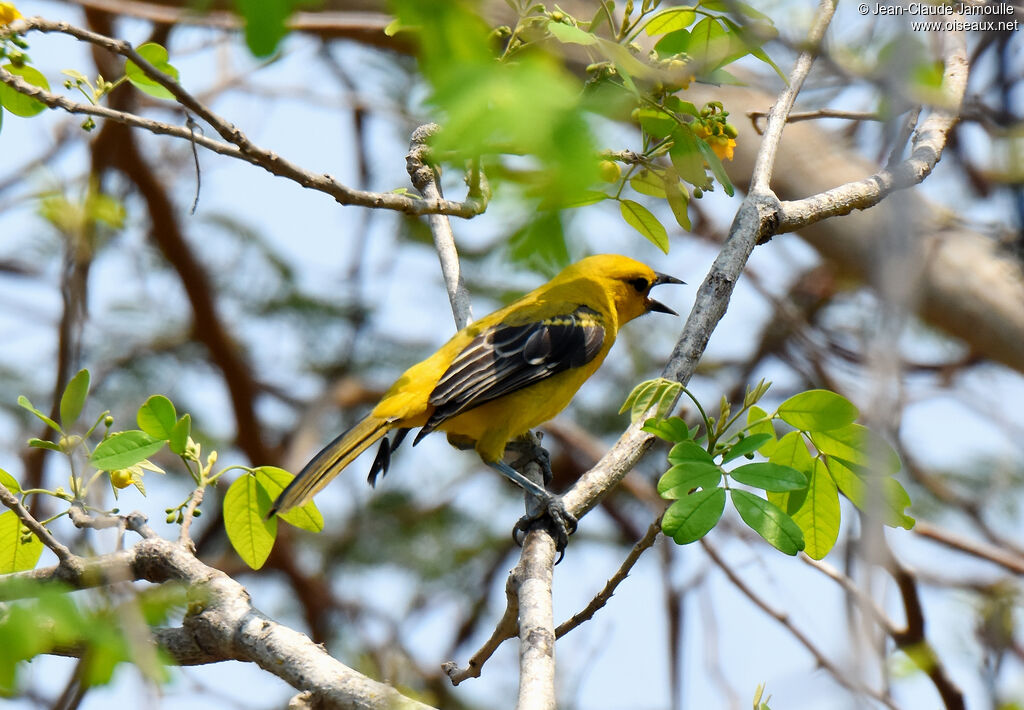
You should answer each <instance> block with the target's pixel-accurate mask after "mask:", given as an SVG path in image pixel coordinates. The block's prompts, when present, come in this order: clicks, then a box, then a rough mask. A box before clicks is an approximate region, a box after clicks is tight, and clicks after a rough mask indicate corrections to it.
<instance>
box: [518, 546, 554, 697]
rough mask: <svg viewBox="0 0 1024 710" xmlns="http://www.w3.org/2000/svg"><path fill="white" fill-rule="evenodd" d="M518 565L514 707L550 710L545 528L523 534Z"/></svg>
mask: <svg viewBox="0 0 1024 710" xmlns="http://www.w3.org/2000/svg"><path fill="white" fill-rule="evenodd" d="M519 564H520V568H521V569H520V571H519V574H518V575H517V578H518V580H519V586H518V590H517V596H518V598H519V700H518V702H517V703H516V710H554V708H555V616H554V610H553V607H552V598H551V580H552V576H553V571H554V566H555V541H554V538H552V537H551V534H550V533H548V531H547V530H543V529H540V530H531V531H530V532H529V533H527V535H526V539H525V540H524V541H523V554H522V556H521V558H520V562H519Z"/></svg>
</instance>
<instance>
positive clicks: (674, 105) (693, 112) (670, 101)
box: [665, 94, 700, 118]
mask: <svg viewBox="0 0 1024 710" xmlns="http://www.w3.org/2000/svg"><path fill="white" fill-rule="evenodd" d="M665 108H668V109H671V110H672V111H675V112H676V113H685V114H687V115H689V116H693V117H694V118H699V117H700V111H698V110H697V107H696V106H694V105H693V104H692V103H690V102H689V101H683V100H682V99H681V98H679V97H678V96H676V95H675V94H672V95H671V96H666V97H665Z"/></svg>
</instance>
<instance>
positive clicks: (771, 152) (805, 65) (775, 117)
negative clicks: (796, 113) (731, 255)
mask: <svg viewBox="0 0 1024 710" xmlns="http://www.w3.org/2000/svg"><path fill="white" fill-rule="evenodd" d="M835 11H836V4H835V0H821V2H820V3H819V4H818V15H817V17H816V18H815V20H814V25H813V26H812V27H811V30H810V32H809V33H808V36H807V47H808V49H806V50H804V51H803V52H800V55H799V56H798V57H797V58H796V64H794V65H793V71H792V73H791V74H790V76H789V86H787V87H786V89H785V91H783V92H782V94H780V95H779V98H778V99H777V100H776V101H775V105H774V106H772V107H771V110H770V111H768V118H767V122H768V125H767V127H766V128H765V131H764V140H763V141H762V142H761V149H760V150H759V151H758V153H757V161H756V162H755V163H754V173H753V175H752V176H751V180H750V191H751V192H753V193H758V194H768V193H769V192H770V189H771V188H770V187H769V183H770V182H771V177H772V170H774V168H775V155H776V153H778V150H779V141H781V140H782V129H783V128H785V126H786V120H787V117H788V116H789V112H790V111H792V110H793V102H794V101H796V96H797V94H799V93H800V89H801V88H802V87H803V85H804V79H806V78H807V75H808V74H809V73H810V71H811V65H812V64H813V63H814V57H815V55H816V54H817V53H818V47H819V45H820V44H821V40H822V39H823V38H824V36H825V30H827V29H828V26H829V24H830V23H831V22H832V15H833V14H834V13H835Z"/></svg>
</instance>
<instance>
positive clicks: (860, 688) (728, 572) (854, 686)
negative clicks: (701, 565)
mask: <svg viewBox="0 0 1024 710" xmlns="http://www.w3.org/2000/svg"><path fill="white" fill-rule="evenodd" d="M700 544H701V546H702V547H703V548H704V551H705V552H707V553H708V557H710V558H711V561H712V562H714V563H715V565H717V566H718V568H719V569H720V570H722V572H724V573H725V576H726V577H728V579H729V581H730V582H732V584H733V586H735V587H736V588H737V589H738V590H740V592H742V593H743V595H744V596H746V597H747V598H748V599H749V600H750V601H751V602H753V603H754V605H755V606H756V607H757V608H759V609H760V610H761V611H763V612H764V613H765V614H767V615H768V616H770V617H771V618H773V619H775V620H776V621H777V622H779V623H780V624H781V625H782V626H784V627H785V628H786V630H787V631H788V632H789V633H790V634H791V635H792V636H793V638H795V639H796V640H797V641H798V642H799V643H800V645H802V646H803V647H804V648H806V649H807V650H808V651H809V652H810V654H811V656H813V657H814V660H815V662H816V663H817V664H818V665H819V666H821V667H822V668H824V669H825V670H826V671H828V672H829V673H830V674H831V675H832V677H833V678H835V679H836V682H838V683H839V684H840V685H842V686H843V687H844V688H846V689H848V690H850V691H853V692H855V693H862V694H864V695H867V696H869V697H871V698H874V699H875V700H877V701H878V702H880V703H882V704H883V705H885V706H886V707H888V708H892V710H896V705H895V704H894V703H893V701H892V699H891V698H889V697H888V696H887V695H884V694H882V693H880V692H879V691H877V690H875V689H874V688H871V687H869V686H866V685H864V684H863V683H861V682H859V681H857V680H855V679H853V678H849V677H848V676H847V675H846V673H845V672H843V669H842V668H840V667H839V666H837V665H836V664H835V663H833V662H832V661H831V660H829V658H828V657H827V656H826V655H825V654H824V652H823V651H822V650H821V649H820V648H818V647H817V645H815V643H814V642H813V641H812V640H811V639H810V637H808V636H807V634H805V633H804V632H803V631H801V630H800V629H799V628H797V627H796V625H795V624H794V623H793V621H792V620H791V619H790V618H789V615H788V614H786V613H785V612H782V611H779V610H778V609H774V608H772V607H771V606H770V605H769V604H768V602H766V601H765V600H764V599H762V598H761V597H760V596H758V595H757V593H756V592H755V591H754V590H753V589H752V588H751V587H750V585H748V584H747V583H746V582H744V581H743V580H742V579H741V578H740V576H739V575H738V574H736V573H735V572H734V571H733V570H732V568H731V567H730V566H729V565H728V564H727V563H726V562H725V560H724V559H722V557H721V555H719V554H718V550H716V549H715V547H714V546H713V545H712V544H711V543H710V542H708V541H707V538H704V539H702V540H701V541H700Z"/></svg>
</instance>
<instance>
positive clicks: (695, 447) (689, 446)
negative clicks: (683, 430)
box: [668, 420, 715, 465]
mask: <svg viewBox="0 0 1024 710" xmlns="http://www.w3.org/2000/svg"><path fill="white" fill-rule="evenodd" d="M680 421H681V420H680ZM683 426H685V424H684V425H683ZM668 460H669V463H672V464H680V463H687V462H690V461H699V462H701V463H709V464H712V465H715V461H714V458H712V456H711V454H709V453H708V452H707V451H706V450H705V449H704V447H703V446H701V445H700V444H697V443H695V442H693V441H681V442H680V443H678V444H676V445H675V446H673V447H672V449H671V450H670V451H669V452H668Z"/></svg>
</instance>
